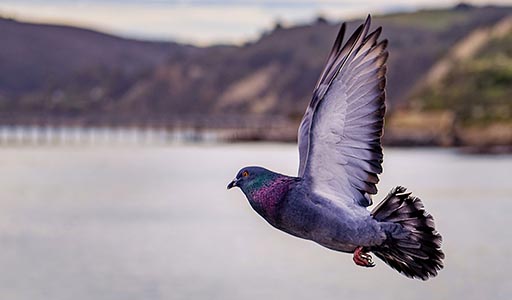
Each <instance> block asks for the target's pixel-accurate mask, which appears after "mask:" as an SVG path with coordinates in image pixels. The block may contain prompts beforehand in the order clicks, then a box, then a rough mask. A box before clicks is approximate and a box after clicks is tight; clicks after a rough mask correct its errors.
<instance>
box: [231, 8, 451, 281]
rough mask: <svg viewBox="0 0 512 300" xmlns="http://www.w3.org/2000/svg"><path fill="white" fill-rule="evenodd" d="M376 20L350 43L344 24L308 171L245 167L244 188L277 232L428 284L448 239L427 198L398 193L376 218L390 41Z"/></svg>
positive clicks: (312, 111) (320, 91) (312, 113)
mask: <svg viewBox="0 0 512 300" xmlns="http://www.w3.org/2000/svg"><path fill="white" fill-rule="evenodd" d="M370 21H371V18H370V16H368V18H367V19H366V22H365V23H364V24H363V25H361V26H359V27H358V28H357V29H356V30H355V32H354V33H353V34H352V36H351V37H350V38H349V39H348V40H347V41H346V42H345V44H343V36H344V33H345V24H343V25H342V26H341V29H340V31H339V33H338V36H337V38H336V40H335V42H334V46H333V48H332V50H331V52H330V54H329V56H328V59H327V64H326V66H325V68H324V70H323V71H322V73H321V75H320V78H319V80H318V83H317V84H316V86H315V89H314V92H313V98H312V100H311V102H310V104H309V106H308V107H307V109H306V113H305V114H304V117H303V119H302V122H301V124H300V127H299V133H298V139H299V156H300V164H299V172H298V176H297V177H291V176H286V175H282V174H278V173H275V172H272V171H269V170H267V169H265V168H261V167H245V168H242V169H241V170H240V171H239V172H238V174H237V175H236V178H235V179H234V180H233V181H232V182H231V183H229V185H228V189H230V188H232V187H235V186H236V187H239V188H240V189H241V190H242V191H243V192H244V194H245V195H246V197H247V199H248V200H249V203H250V205H251V206H252V207H253V208H254V210H255V211H256V212H257V213H258V214H260V215H261V216H262V217H263V218H264V219H265V220H267V222H269V223H270V224H271V225H272V226H274V227H276V228H277V229H280V230H282V231H284V232H287V233H289V234H291V235H294V236H297V237H300V238H304V239H308V240H312V241H314V242H316V243H318V244H320V245H322V246H324V247H327V248H329V249H332V250H336V251H341V252H348V253H353V260H354V262H355V263H356V264H358V265H360V266H365V267H373V266H374V263H373V261H372V257H371V256H370V255H369V254H368V253H369V252H372V253H374V254H375V255H376V256H377V257H379V258H380V259H382V260H383V261H384V262H385V263H387V264H388V265H389V266H390V267H392V268H394V269H396V270H397V271H399V272H400V273H402V274H404V275H406V276H408V277H411V278H419V279H423V280H426V279H428V278H429V277H433V276H436V275H437V272H438V271H439V270H440V269H442V267H443V263H442V260H443V259H444V254H443V252H442V250H441V235H440V234H439V233H438V232H437V231H436V230H435V226H434V221H433V218H432V216H431V215H429V214H428V213H427V212H426V211H425V209H424V207H423V204H422V202H421V200H420V199H418V198H416V197H413V196H411V194H410V193H406V189H405V188H403V187H396V188H394V189H393V190H391V192H390V193H389V194H388V196H387V197H386V198H385V199H384V200H382V202H381V203H379V205H377V206H376V207H375V208H374V209H373V210H372V211H371V212H370V211H369V210H368V209H367V208H366V207H367V206H369V205H371V204H372V198H371V195H373V194H376V193H377V188H376V184H377V183H378V182H379V177H378V174H380V173H382V160H383V155H382V147H381V141H380V140H381V136H382V128H383V124H384V112H385V103H384V100H385V85H386V77H385V75H386V65H385V64H386V60H387V57H388V52H387V50H386V46H387V41H386V40H383V41H379V37H380V33H381V28H380V27H379V28H378V29H376V30H374V31H372V32H369V29H370Z"/></svg>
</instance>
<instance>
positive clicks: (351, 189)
mask: <svg viewBox="0 0 512 300" xmlns="http://www.w3.org/2000/svg"><path fill="white" fill-rule="evenodd" d="M370 21H371V19H370V16H368V18H367V19H366V22H365V23H364V25H361V26H359V28H357V29H356V31H355V32H354V34H353V35H352V36H351V37H350V38H349V40H348V41H347V42H346V43H345V45H344V46H343V47H341V44H342V40H343V33H344V27H345V26H344V25H343V26H342V29H341V30H340V33H339V34H338V37H337V38H336V42H335V43H334V47H333V49H332V51H331V53H330V55H329V58H328V60H327V65H326V66H325V69H324V71H323V72H322V75H321V76H320V79H319V81H318V83H317V85H316V87H315V91H314V94H313V99H312V100H311V103H310V104H309V106H308V108H307V110H306V113H305V115H304V117H303V119H302V123H301V125H300V127H299V154H300V166H299V176H300V177H303V178H304V179H306V180H309V181H310V182H311V183H312V186H313V189H314V191H315V192H316V193H318V194H321V195H324V196H326V197H328V198H329V199H332V200H337V201H341V202H345V203H347V201H348V202H351V203H353V202H352V201H355V202H356V203H357V204H359V205H362V206H368V205H371V203H372V200H371V197H370V195H371V194H376V193H377V188H376V186H375V184H376V183H378V181H379V178H378V175H377V174H380V173H381V172H382V158H383V156H382V147H381V143H380V139H381V136H382V127H383V124H384V112H385V104H384V99H385V91H384V88H385V83H386V79H385V74H386V66H385V63H386V60H387V57H388V53H387V51H386V46H387V41H386V40H384V41H381V42H379V41H378V39H379V36H380V33H381V28H380V27H379V28H378V29H377V30H375V31H373V32H371V33H368V31H369V28H370Z"/></svg>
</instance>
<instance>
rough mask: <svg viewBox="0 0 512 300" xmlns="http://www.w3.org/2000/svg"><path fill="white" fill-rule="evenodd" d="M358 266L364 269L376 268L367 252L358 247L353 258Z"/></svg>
mask: <svg viewBox="0 0 512 300" xmlns="http://www.w3.org/2000/svg"><path fill="white" fill-rule="evenodd" d="M352 259H353V260H354V262H355V263H356V265H358V266H362V267H368V268H370V267H375V263H373V260H372V256H371V255H370V254H368V253H366V252H364V250H363V247H357V248H356V250H355V251H354V257H353V258H352Z"/></svg>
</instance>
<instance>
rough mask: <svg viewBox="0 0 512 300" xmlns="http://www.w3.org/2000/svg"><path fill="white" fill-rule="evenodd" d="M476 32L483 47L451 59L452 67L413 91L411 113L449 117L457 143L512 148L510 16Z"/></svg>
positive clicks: (511, 30)
mask: <svg viewBox="0 0 512 300" xmlns="http://www.w3.org/2000/svg"><path fill="white" fill-rule="evenodd" d="M478 34H480V36H481V37H482V40H481V43H480V46H479V47H477V48H475V49H473V51H471V52H469V54H468V55H467V56H464V57H461V58H457V57H451V60H452V61H453V67H452V68H450V69H449V70H448V71H447V72H446V74H444V75H443V76H442V77H441V78H439V79H438V80H434V81H432V82H430V83H429V84H427V85H425V86H424V87H422V88H420V89H419V90H418V91H417V92H415V93H414V94H413V96H412V97H411V101H410V105H409V109H408V110H409V111H414V112H415V113H416V114H445V115H446V114H448V113H449V114H451V115H452V119H453V120H452V122H453V125H452V128H451V129H450V130H451V131H452V132H451V135H452V136H453V138H454V141H453V143H455V144H457V143H458V144H462V145H466V144H471V145H476V146H486V145H512V101H511V99H512V17H509V18H507V19H504V20H503V21H502V22H500V23H499V24H497V25H496V26H495V27H494V28H492V29H489V30H487V31H483V32H476V33H475V34H474V36H475V37H474V38H478ZM474 44H475V43H474ZM462 46H463V45H462ZM447 63H448V62H447ZM425 126H430V125H427V124H425Z"/></svg>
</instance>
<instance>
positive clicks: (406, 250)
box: [371, 186, 444, 280]
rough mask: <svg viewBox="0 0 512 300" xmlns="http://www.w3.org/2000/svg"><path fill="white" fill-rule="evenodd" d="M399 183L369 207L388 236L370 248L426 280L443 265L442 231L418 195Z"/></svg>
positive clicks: (401, 269)
mask: <svg viewBox="0 0 512 300" xmlns="http://www.w3.org/2000/svg"><path fill="white" fill-rule="evenodd" d="M405 191H406V189H405V188H404V187H401V186H398V187H396V188H394V189H393V190H391V192H390V193H389V194H388V195H387V196H386V198H384V200H382V202H381V203H379V205H377V207H375V209H373V211H372V215H373V218H374V219H376V220H378V221H380V222H381V223H382V224H381V225H382V226H383V228H384V229H385V230H386V233H387V235H388V239H387V241H386V242H384V243H383V244H382V245H380V246H377V247H372V248H371V251H372V252H373V253H374V254H375V255H376V256H377V257H378V258H380V259H382V260H383V261H384V262H385V263H386V264H388V265H389V266H390V267H392V268H393V269H395V270H397V271H398V272H400V273H402V274H404V275H405V276H407V277H411V278H419V279H422V280H427V279H428V278H430V277H434V276H436V275H437V272H438V271H439V270H441V269H442V268H443V262H442V260H443V259H444V253H443V251H442V250H441V242H442V238H441V235H440V234H439V233H438V232H437V231H436V229H435V225H434V219H433V217H432V216H431V215H430V214H428V213H427V212H426V211H425V208H424V207H423V203H422V202H421V200H420V199H419V198H416V197H414V196H411V193H405Z"/></svg>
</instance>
